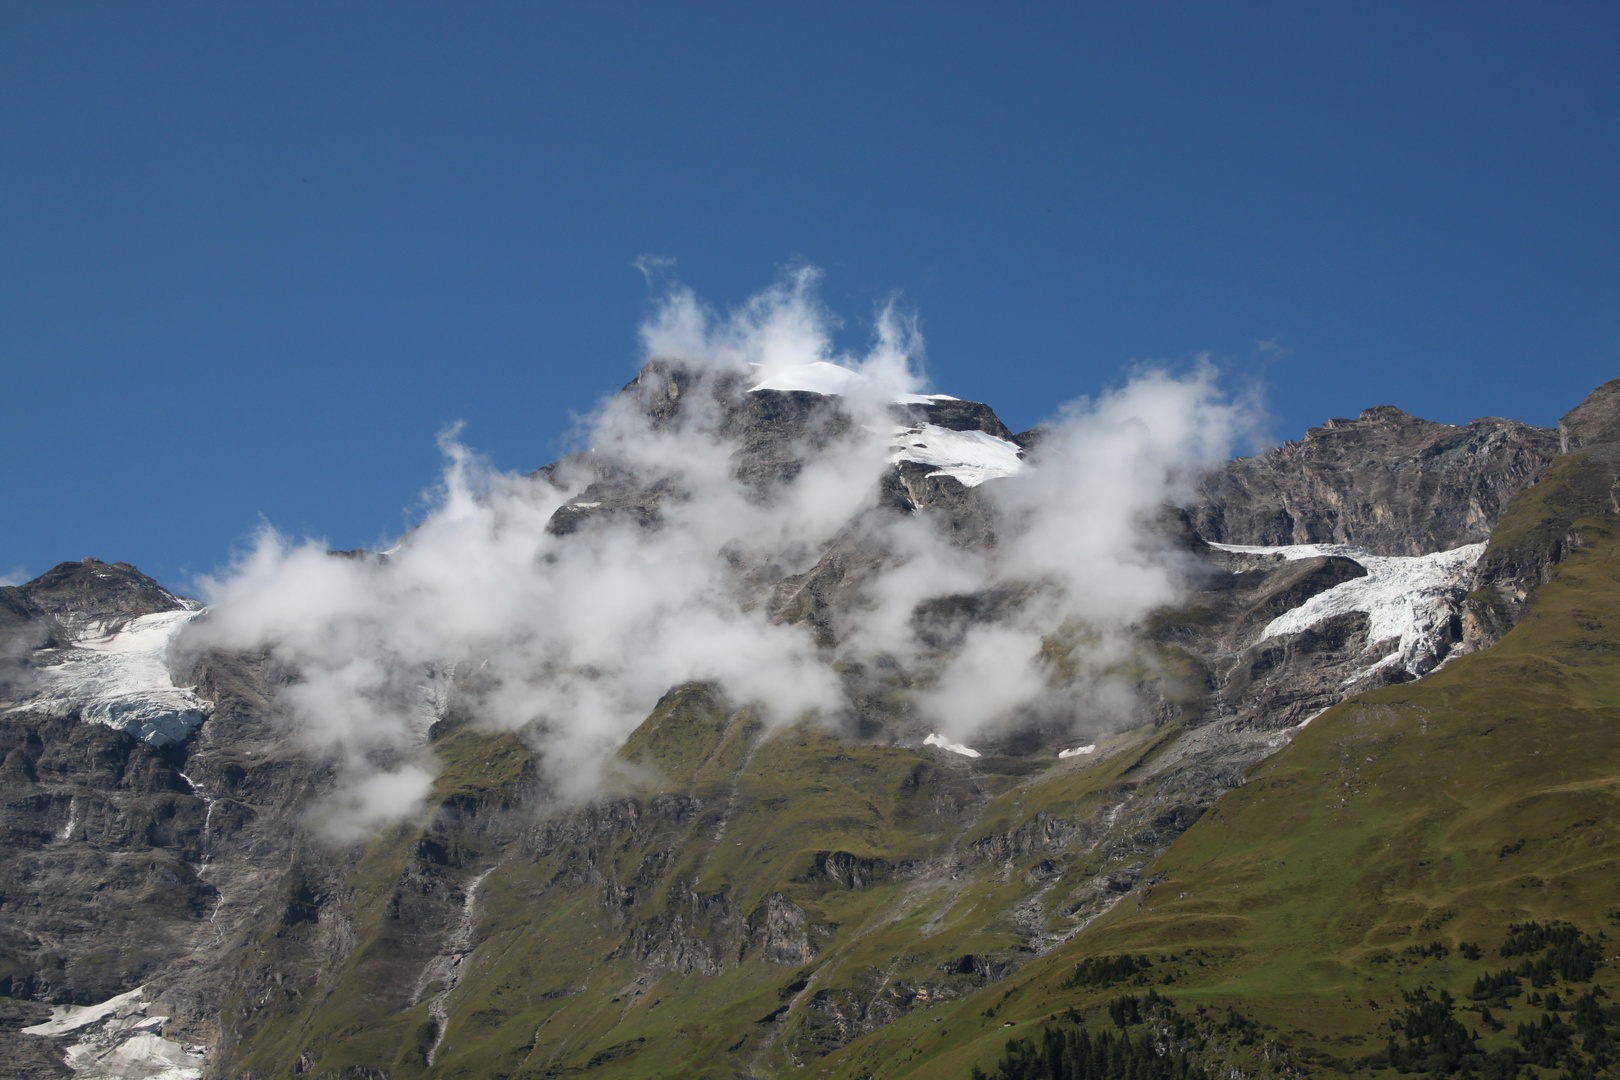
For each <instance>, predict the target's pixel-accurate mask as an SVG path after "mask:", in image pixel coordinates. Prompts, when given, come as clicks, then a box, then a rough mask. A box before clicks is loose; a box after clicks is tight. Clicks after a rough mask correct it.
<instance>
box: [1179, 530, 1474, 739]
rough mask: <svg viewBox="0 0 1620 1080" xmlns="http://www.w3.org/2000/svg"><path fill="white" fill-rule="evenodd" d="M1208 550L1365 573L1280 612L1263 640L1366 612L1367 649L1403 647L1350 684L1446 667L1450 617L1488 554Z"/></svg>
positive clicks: (1319, 548)
mask: <svg viewBox="0 0 1620 1080" xmlns="http://www.w3.org/2000/svg"><path fill="white" fill-rule="evenodd" d="M1210 546H1211V547H1214V548H1219V549H1220V550H1222V551H1234V552H1239V553H1242V554H1246V555H1280V556H1282V557H1283V558H1285V559H1289V560H1294V559H1311V558H1315V557H1317V556H1322V555H1340V556H1343V557H1345V558H1347V559H1353V560H1355V561H1356V562H1358V563H1360V564H1361V566H1362V567H1363V568H1365V569H1366V571H1367V574H1366V576H1365V577H1359V578H1355V579H1353V580H1351V581H1346V582H1342V583H1341V584H1338V585H1335V586H1334V587H1333V588H1331V589H1328V590H1327V591H1326V592H1321V593H1317V594H1316V595H1315V596H1313V597H1311V598H1310V599H1309V600H1307V601H1305V602H1304V603H1303V604H1301V605H1300V606H1299V607H1296V608H1294V609H1293V610H1291V611H1285V612H1283V613H1282V614H1281V615H1279V616H1277V617H1276V618H1275V619H1273V620H1271V622H1270V623H1268V624H1267V625H1266V629H1265V633H1264V634H1263V635H1262V637H1263V638H1272V637H1280V636H1282V635H1283V634H1297V633H1299V632H1300V631H1302V630H1308V629H1310V628H1311V627H1313V626H1315V625H1317V624H1318V623H1320V622H1323V621H1324V620H1326V619H1329V618H1332V617H1333V616H1335V615H1343V614H1345V613H1347V612H1351V611H1361V612H1365V613H1366V614H1367V617H1368V620H1369V624H1368V627H1367V646H1368V648H1369V649H1370V648H1372V647H1374V646H1378V645H1384V644H1386V643H1388V642H1391V641H1398V644H1397V645H1396V647H1395V650H1394V651H1393V652H1391V653H1390V654H1389V655H1388V656H1385V657H1384V658H1383V659H1381V660H1379V661H1377V662H1376V663H1374V664H1372V665H1370V666H1369V667H1367V668H1365V669H1363V670H1362V671H1360V672H1358V673H1357V674H1355V675H1353V676H1351V677H1350V678H1349V679H1346V680H1345V682H1346V683H1347V684H1348V683H1352V682H1356V681H1359V680H1360V679H1363V678H1365V677H1366V676H1367V675H1370V674H1372V673H1373V672H1375V671H1379V670H1381V669H1385V668H1399V669H1401V670H1403V671H1405V672H1406V673H1407V674H1409V675H1411V676H1413V677H1414V678H1415V677H1417V676H1420V675H1426V674H1428V673H1429V672H1430V671H1433V670H1434V669H1435V668H1436V667H1438V666H1439V665H1440V664H1441V663H1443V662H1444V661H1445V660H1446V658H1447V657H1448V655H1449V654H1450V652H1451V650H1452V649H1454V648H1455V647H1457V646H1458V645H1459V644H1460V643H1459V642H1458V641H1457V640H1456V638H1455V636H1454V634H1453V631H1452V619H1453V618H1454V617H1455V616H1456V615H1457V613H1458V612H1459V611H1460V610H1461V609H1462V602H1463V598H1464V597H1465V596H1467V595H1468V587H1469V583H1470V580H1471V578H1472V574H1473V570H1474V566H1475V564H1476V563H1478V562H1479V558H1480V556H1481V555H1483V554H1484V553H1485V545H1484V544H1467V545H1464V546H1463V547H1460V548H1453V549H1452V550H1451V551H1440V552H1435V553H1434V554H1432V555H1374V554H1372V553H1371V552H1370V551H1367V550H1366V549H1365V548H1358V547H1351V546H1349V545H1347V544H1289V545H1286V546H1282V547H1258V546H1255V545H1251V544H1211V545H1210ZM1308 722H1309V721H1307V723H1308ZM1300 726H1302V727H1303V726H1304V725H1303V724H1302V725H1300Z"/></svg>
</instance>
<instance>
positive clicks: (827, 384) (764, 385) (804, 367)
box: [748, 360, 957, 405]
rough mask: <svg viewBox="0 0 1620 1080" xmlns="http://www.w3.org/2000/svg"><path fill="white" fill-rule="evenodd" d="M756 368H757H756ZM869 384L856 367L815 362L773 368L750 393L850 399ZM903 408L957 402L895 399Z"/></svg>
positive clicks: (943, 397)
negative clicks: (794, 392) (799, 393)
mask: <svg viewBox="0 0 1620 1080" xmlns="http://www.w3.org/2000/svg"><path fill="white" fill-rule="evenodd" d="M755 366H756V367H757V366H758V365H755ZM866 384H867V378H866V376H865V375H862V374H861V373H860V372H858V371H856V370H854V369H853V368H847V367H844V366H843V365H842V364H829V363H828V362H827V361H825V360H816V361H813V362H812V363H808V364H797V365H794V366H792V367H780V368H772V369H771V371H770V374H768V375H766V376H765V377H764V378H762V379H761V380H760V381H759V382H758V383H757V384H756V385H754V386H751V387H749V388H748V392H749V393H750V394H752V393H755V392H756V391H759V390H783V391H792V390H802V391H805V392H807V393H811V394H823V395H826V396H828V397H848V396H850V394H852V393H856V392H858V391H859V390H860V389H861V387H863V386H865V385H866ZM894 400H895V402H896V403H897V404H900V405H926V404H928V403H929V402H931V401H955V400H957V399H956V398H953V397H951V396H950V395H949V394H901V395H900V396H899V397H897V398H895V399H894Z"/></svg>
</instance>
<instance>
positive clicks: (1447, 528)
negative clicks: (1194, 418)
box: [1192, 405, 1559, 555]
mask: <svg viewBox="0 0 1620 1080" xmlns="http://www.w3.org/2000/svg"><path fill="white" fill-rule="evenodd" d="M1558 450H1559V447H1558V434H1557V433H1556V432H1554V431H1551V430H1548V429H1546V428H1535V427H1530V426H1528V425H1526V424H1521V423H1518V422H1516V421H1513V420H1499V419H1496V418H1495V417H1486V418H1484V419H1481V420H1475V421H1474V422H1473V423H1471V424H1469V425H1468V426H1467V427H1452V426H1450V425H1448V424H1437V423H1434V422H1433V421H1430V420H1419V419H1418V418H1417V417H1414V416H1408V415H1407V414H1406V413H1404V412H1402V411H1401V410H1399V409H1397V408H1394V407H1393V406H1389V405H1380V406H1379V407H1377V408H1374V409H1368V410H1367V411H1365V412H1363V413H1362V414H1361V416H1360V418H1358V419H1355V420H1329V421H1328V422H1327V423H1326V424H1325V425H1323V426H1322V427H1319V428H1312V429H1311V430H1310V431H1309V432H1307V433H1306V435H1305V438H1304V439H1302V440H1300V441H1299V442H1291V443H1285V444H1284V445H1282V446H1280V447H1278V448H1277V449H1275V450H1273V451H1271V452H1270V453H1268V454H1263V455H1261V456H1259V457H1252V458H1239V459H1237V460H1236V461H1233V462H1232V463H1231V464H1230V465H1228V466H1227V467H1226V469H1225V470H1224V471H1222V472H1219V473H1216V474H1215V475H1214V476H1212V477H1211V478H1210V479H1209V481H1208V482H1207V483H1205V484H1204V486H1203V489H1202V493H1201V494H1202V498H1201V500H1200V501H1199V503H1198V505H1197V506H1196V507H1194V508H1193V510H1192V514H1193V525H1194V527H1195V528H1196V529H1197V530H1198V532H1199V534H1200V535H1202V536H1203V537H1204V538H1205V539H1206V540H1210V541H1218V542H1222V543H1229V544H1268V545H1278V544H1354V545H1356V546H1358V547H1363V548H1366V549H1368V550H1369V551H1372V552H1374V553H1376V554H1380V555H1426V554H1429V553H1430V552H1435V551H1449V550H1450V549H1452V548H1456V547H1461V546H1462V545H1463V544H1477V543H1480V542H1481V541H1484V540H1485V539H1487V538H1488V537H1489V536H1490V534H1491V527H1492V526H1493V525H1494V524H1495V523H1496V520H1497V519H1498V518H1499V517H1500V516H1501V514H1502V511H1503V510H1505V509H1506V508H1507V504H1508V500H1509V499H1511V498H1512V497H1513V495H1514V494H1515V493H1516V492H1518V491H1521V490H1523V489H1524V488H1526V487H1529V486H1530V485H1531V484H1533V483H1534V482H1535V481H1536V480H1538V479H1539V478H1540V477H1541V475H1542V473H1544V472H1545V471H1546V469H1547V466H1548V465H1549V464H1551V462H1552V460H1553V458H1554V457H1556V456H1557V455H1558Z"/></svg>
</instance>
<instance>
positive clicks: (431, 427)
mask: <svg viewBox="0 0 1620 1080" xmlns="http://www.w3.org/2000/svg"><path fill="white" fill-rule="evenodd" d="M1617 54H1620V6H1617V5H1614V4H1594V3H1560V4H1528V3H1525V4H1511V5H1509V4H1488V3H1487V4H1479V3H1469V4H1443V3H1430V4H1422V5H1414V4H1408V3H1401V4H1378V3H1359V4H1354V5H1348V4H1312V3H1287V4H1241V3H1221V4H1193V3H1178V4H1152V3H1141V4H1129V5H1124V4H1109V5H1101V4H1098V5H1077V4H1062V5H1058V4H1052V5H989V4H928V5H922V4H912V5H898V4H895V5H874V4H870V3H865V4H833V3H818V4H789V3H783V4H757V3H755V4H701V3H687V4H679V5H673V4H651V3H647V4H639V5H614V4H609V3H592V4H510V5H507V4H498V3H481V4H462V5H425V4H403V3H390V4H366V3H353V4H341V5H337V4H319V5H317V4H296V3H286V4H273V5H271V4H260V5H247V4H218V3H209V4H195V5H190V4H143V5H134V4H88V3H82V4H57V5H44V4H34V3H5V4H3V5H0V375H3V383H0V385H3V387H4V389H5V394H4V403H5V408H4V422H3V423H0V455H3V457H0V461H3V464H4V468H3V469H0V507H3V512H0V574H4V573H6V572H8V571H21V572H23V573H26V574H30V575H31V574H37V573H39V572H41V571H43V570H45V569H46V568H48V567H49V566H50V565H52V564H53V563H55V562H57V561H60V560H63V559H72V558H81V557H84V556H86V555H94V556H96V557H98V558H102V559H106V560H109V561H111V560H118V559H123V560H128V561H131V562H134V563H136V564H137V565H139V566H141V567H142V568H143V569H145V570H146V571H148V572H149V573H152V574H154V575H155V576H157V577H159V578H160V579H163V580H165V581H168V582H171V583H173V584H175V585H177V586H183V585H184V584H185V583H186V581H187V580H188V578H189V575H192V574H196V573H201V572H206V571H209V570H211V569H214V568H215V567H218V566H220V565H221V564H222V563H224V562H225V561H226V560H227V559H228V558H229V555H230V551H231V549H232V546H233V545H235V544H239V543H240V542H241V540H242V538H243V537H244V536H245V535H246V534H247V533H248V532H249V531H251V530H252V529H253V528H254V527H255V526H256V524H257V523H258V522H259V521H260V520H268V521H269V522H271V523H273V524H275V525H276V526H278V527H279V528H281V529H283V530H286V531H289V532H292V533H294V534H304V533H309V534H313V535H317V536H324V537H326V538H328V539H329V540H330V541H331V542H332V543H333V544H335V545H337V546H342V547H352V546H356V545H365V544H370V543H373V542H375V541H377V540H378V539H380V538H383V537H387V536H390V535H393V534H395V533H397V532H398V531H399V530H400V529H401V528H402V527H403V526H404V524H405V523H406V521H407V520H408V519H409V516H410V513H411V508H412V507H413V505H415V504H416V503H417V500H418V495H419V493H420V492H421V490H422V489H423V488H424V487H425V486H427V485H428V484H429V483H431V482H432V480H433V479H434V477H435V474H436V471H437V468H438V460H437V451H436V449H435V446H434V436H435V433H436V432H437V431H438V430H440V429H441V428H442V427H443V426H444V425H446V424H447V423H449V422H452V421H456V420H461V421H465V422H466V428H465V431H464V437H465V439H466V440H467V441H468V442H469V443H470V444H471V445H473V446H475V447H477V448H479V449H481V450H482V451H484V452H485V453H487V454H488V455H489V456H490V457H491V458H492V459H493V460H494V462H495V463H496V464H498V465H500V466H502V467H504V468H510V469H525V470H526V469H530V468H534V467H536V466H538V465H541V464H544V463H545V462H546V461H549V460H551V459H553V458H555V457H556V456H557V455H558V454H559V453H560V452H563V451H565V450H567V449H569V448H570V443H569V439H570V435H571V432H572V431H573V430H574V426H573V424H574V422H573V419H572V418H573V417H574V416H576V415H578V414H581V413H584V412H587V411H588V410H589V409H590V408H591V407H592V405H593V403H594V402H595V401H596V400H597V399H598V397H599V396H600V395H601V394H603V393H604V392H607V391H609V390H611V389H613V388H615V387H617V386H619V385H620V384H622V383H623V382H624V381H626V380H627V379H628V378H630V377H631V375H633V373H634V369H635V366H636V362H637V345H636V330H637V325H638V322H639V321H640V319H641V318H642V317H643V316H644V315H645V314H646V312H647V310H648V305H649V302H650V299H649V294H648V290H647V285H646V283H645V282H644V281H643V278H642V276H641V275H640V274H639V273H638V272H637V271H636V269H635V268H634V265H633V264H634V262H635V260H636V259H637V258H638V257H639V256H643V255H656V256H662V257H668V258H673V259H675V260H677V266H678V275H679V277H680V278H681V280H682V281H684V282H685V283H686V284H688V285H690V286H691V287H692V288H693V289H695V290H696V291H697V292H698V293H699V294H700V295H702V296H703V297H705V298H706V299H707V300H709V301H710V302H712V303H714V304H716V305H718V306H720V307H724V306H725V305H728V304H734V303H738V302H740V301H742V300H744V299H746V298H747V297H748V296H749V295H750V294H751V293H753V292H755V291H756V290H758V289H760V288H761V287H763V286H765V285H767V284H769V283H770V282H771V281H772V280H774V279H775V278H776V277H777V275H778V274H779V273H780V272H781V270H782V268H783V267H784V266H788V265H791V264H794V263H796V262H809V263H812V264H814V265H816V266H819V267H821V268H822V269H823V270H824V271H825V282H824V288H823V294H824V297H825V299H826V301H827V303H828V305H829V306H830V307H832V308H833V309H835V310H836V311H838V312H839V313H841V315H842V316H843V317H844V320H845V322H844V333H845V335H846V337H847V339H848V344H849V345H851V346H852V347H854V346H858V345H860V344H861V343H862V342H863V341H864V339H865V336H866V334H867V332H868V329H869V324H870V319H871V316H872V313H873V311H874V309H875V306H876V305H878V304H880V303H881V302H883V301H884V300H885V299H887V298H889V297H891V296H895V295H898V296H899V297H900V298H901V301H902V303H904V304H905V305H907V306H909V308H910V309H912V310H913V311H915V312H916V313H917V315H918V316H919V318H920V320H921V325H922V328H923V332H924V334H925V335H926V337H927V340H928V369H929V373H930V375H931V376H932V378H933V381H934V383H935V385H936V386H937V388H938V389H940V390H941V391H943V392H947V393H952V394H956V395H958V396H961V397H970V398H976V399H981V400H985V401H988V402H990V403H991V404H992V405H994V406H995V407H996V409H997V410H998V412H1000V413H1001V415H1002V416H1003V417H1004V418H1005V419H1006V420H1007V422H1008V423H1009V424H1010V425H1012V426H1013V427H1014V428H1015V429H1017V428H1023V427H1027V426H1030V425H1032V424H1034V423H1035V422H1037V421H1039V420H1040V419H1041V418H1042V417H1043V416H1045V415H1047V414H1048V413H1050V412H1051V411H1052V410H1053V409H1054V408H1055V407H1056V406H1057V405H1058V404H1060V403H1061V402H1063V401H1065V400H1067V399H1069V398H1072V397H1075V396H1076V395H1079V394H1084V393H1091V392H1095V391H1097V390H1099V389H1101V388H1104V387H1106V386H1108V385H1110V384H1113V383H1115V382H1117V381H1118V380H1119V378H1120V373H1121V370H1122V368H1123V367H1124V366H1125V365H1127V364H1129V363H1132V362H1137V361H1164V362H1169V363H1173V364H1174V363H1186V362H1187V361H1188V360H1189V358H1191V357H1193V356H1195V355H1197V354H1200V353H1209V354H1210V355H1212V356H1213V357H1214V358H1215V360H1216V361H1217V362H1218V363H1220V364H1221V365H1223V367H1225V368H1226V370H1227V371H1228V372H1229V378H1230V379H1231V381H1232V383H1233V385H1234V386H1247V385H1249V384H1251V383H1253V382H1255V381H1259V382H1261V383H1263V385H1264V388H1265V392H1266V400H1267V403H1268V407H1269V410H1270V414H1271V423H1270V431H1271V433H1272V434H1273V436H1275V437H1276V438H1278V439H1284V438H1292V437H1297V436H1298V435H1300V434H1301V433H1302V432H1303V430H1304V429H1305V428H1306V427H1307V426H1309V425H1313V424H1316V423H1320V422H1321V421H1322V420H1324V419H1326V418H1327V417H1329V416H1342V415H1353V414H1354V413H1355V412H1356V411H1358V410H1360V409H1362V408H1365V407H1367V406H1370V405H1376V404H1396V405H1399V406H1401V407H1403V408H1405V409H1407V410H1408V411H1410V412H1413V413H1416V414H1418V415H1422V416H1427V417H1430V418H1433V419H1436V420H1443V421H1447V422H1453V423H1466V422H1467V421H1468V420H1469V419H1471V418H1473V417H1475V416H1479V415H1487V414H1492V415H1507V416H1512V417H1515V418H1518V419H1523V420H1527V421H1530V422H1534V423H1539V424H1552V423H1554V422H1555V421H1556V419H1557V417H1558V416H1559V415H1561V414H1562V413H1563V412H1565V411H1567V410H1568V409H1569V408H1570V407H1572V406H1573V405H1574V404H1575V403H1576V402H1577V401H1579V400H1580V398H1581V397H1582V396H1583V395H1584V393H1585V392H1586V391H1587V390H1589V389H1590V388H1591V387H1592V386H1594V385H1596V384H1597V383H1599V382H1602V381H1604V380H1607V379H1609V378H1612V377H1615V376H1620V244H1617V242H1616V241H1617V239H1620V236H1617V232H1620V228H1617V224H1620V215H1617V213H1616V203H1617V200H1620V65H1617V64H1616V63H1615V62H1614V57H1615V56H1616V55H1617Z"/></svg>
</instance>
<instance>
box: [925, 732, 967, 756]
mask: <svg viewBox="0 0 1620 1080" xmlns="http://www.w3.org/2000/svg"><path fill="white" fill-rule="evenodd" d="M923 745H924V746H937V747H939V748H940V749H941V750H949V751H950V752H951V753H953V754H961V755H962V756H963V757H979V756H980V754H979V752H978V751H977V750H975V749H973V748H972V747H970V746H963V745H962V744H961V743H959V742H951V740H949V739H947V738H946V737H945V736H943V735H930V736H928V738H926V739H924V740H923Z"/></svg>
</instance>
